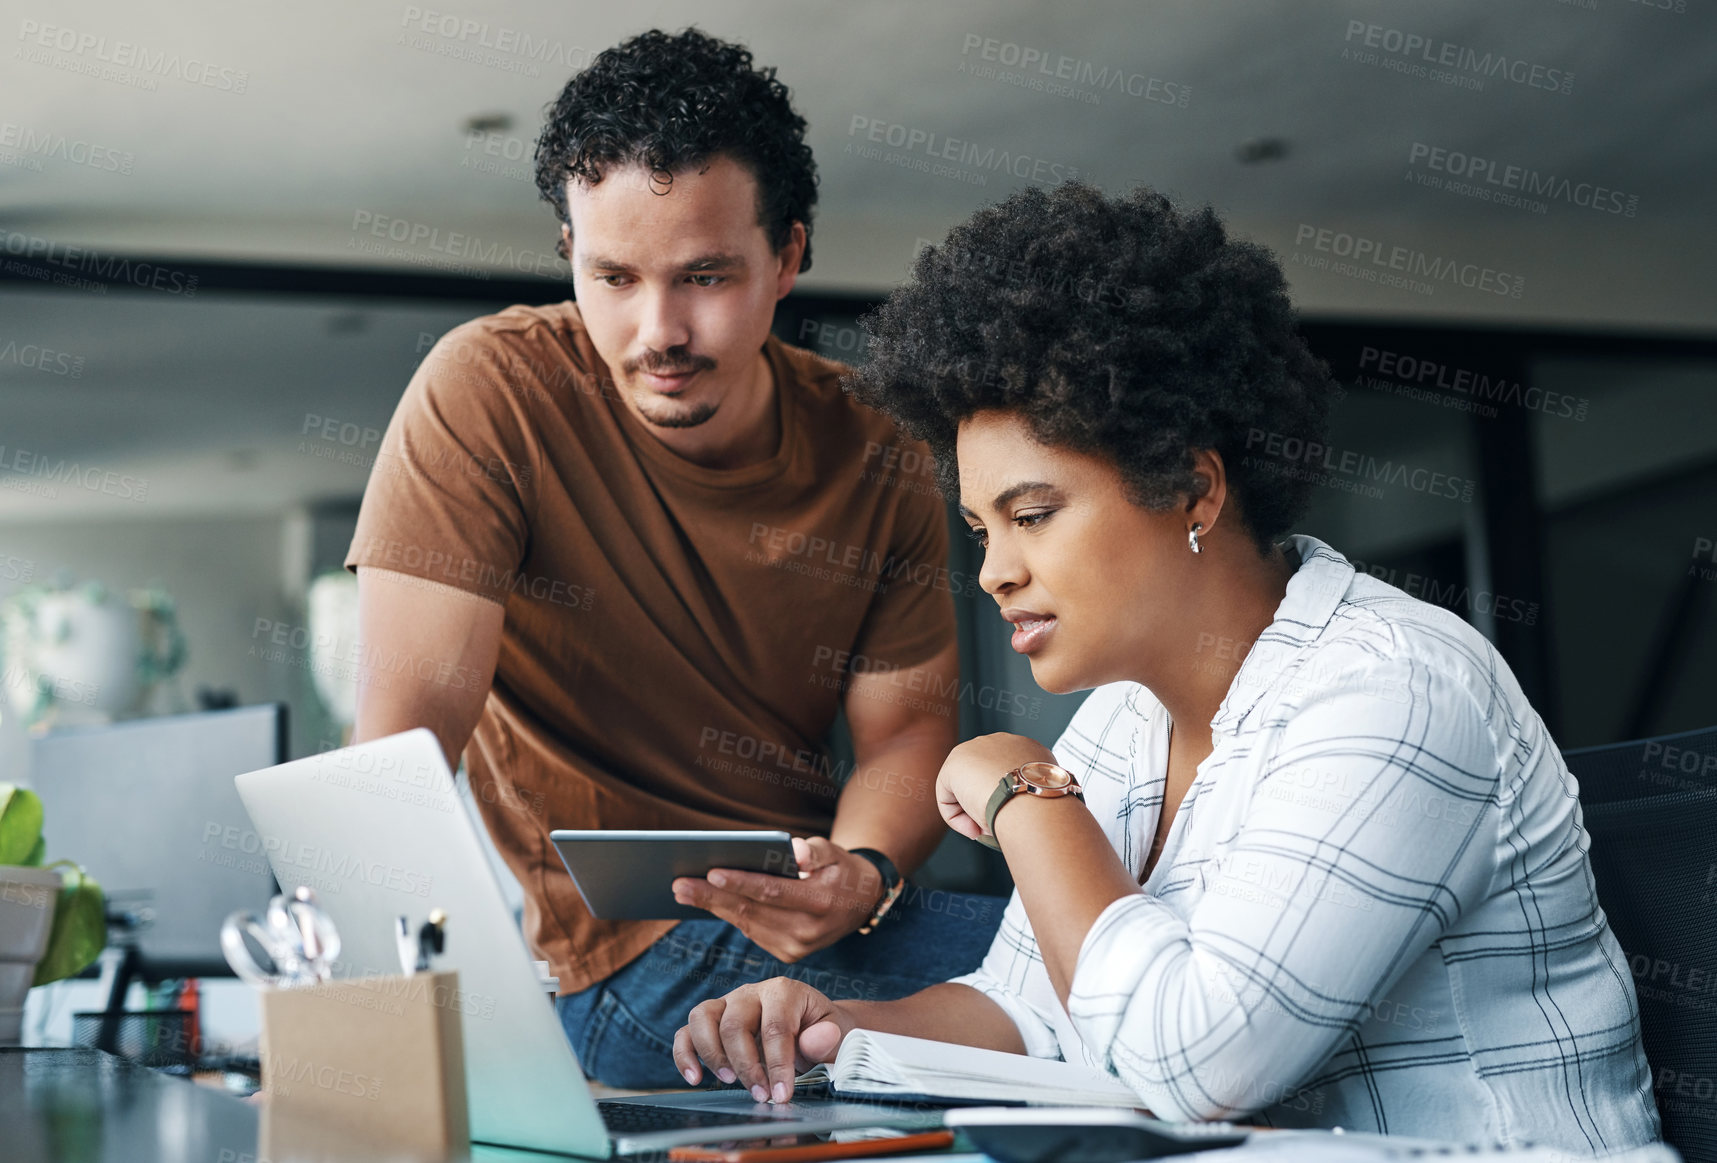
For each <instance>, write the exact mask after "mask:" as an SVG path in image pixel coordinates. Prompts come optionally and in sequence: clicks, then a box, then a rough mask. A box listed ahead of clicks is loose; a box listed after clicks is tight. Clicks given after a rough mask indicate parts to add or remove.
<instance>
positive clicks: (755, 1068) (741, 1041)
mask: <svg viewBox="0 0 1717 1163" xmlns="http://www.w3.org/2000/svg"><path fill="white" fill-rule="evenodd" d="M854 1025H855V1022H854V1021H853V1018H852V1015H851V1014H850V1013H848V1012H847V1011H846V1010H845V1009H843V1008H842V1007H841V1006H840V1005H838V1004H836V1003H835V1002H832V1001H830V1000H829V999H828V998H827V997H824V996H823V995H822V994H821V993H819V992H818V991H816V990H814V989H812V988H811V987H810V986H808V985H806V984H805V983H804V982H802V981H797V980H795V979H793V978H791V977H775V978H771V979H770V980H768V981H764V982H760V983H758V984H756V985H742V986H740V987H739V988H738V989H736V990H734V991H733V992H732V993H729V994H727V995H725V996H723V997H718V998H713V999H711V1000H710V1001H706V1002H703V1003H702V1004H701V1005H699V1006H698V1007H697V1008H695V1009H693V1010H692V1012H691V1014H690V1015H689V1016H688V1017H687V1018H686V1024H685V1025H683V1026H681V1027H680V1029H679V1031H678V1032H677V1033H676V1034H675V1035H674V1064H675V1065H676V1066H678V1067H679V1068H680V1073H681V1074H683V1075H685V1077H686V1081H687V1082H689V1083H690V1084H691V1085H693V1086H696V1085H698V1083H699V1082H700V1081H701V1080H702V1079H703V1068H704V1066H708V1068H709V1069H711V1070H713V1071H714V1072H715V1076H716V1077H717V1078H719V1079H720V1080H721V1081H723V1082H730V1083H731V1082H738V1083H739V1084H740V1085H742V1086H744V1087H746V1088H747V1089H749V1090H750V1091H751V1097H753V1098H755V1099H756V1100H757V1101H758V1102H768V1101H774V1102H786V1101H787V1100H788V1099H790V1098H791V1097H792V1096H793V1079H794V1078H795V1077H796V1076H797V1075H799V1074H800V1073H802V1072H803V1071H806V1070H809V1069H810V1068H811V1067H812V1066H814V1065H816V1064H817V1063H819V1062H832V1061H834V1058H835V1052H836V1051H837V1050H839V1049H840V1048H841V1039H842V1038H844V1037H846V1035H847V1031H848V1030H850V1029H852V1028H853V1026H854Z"/></svg>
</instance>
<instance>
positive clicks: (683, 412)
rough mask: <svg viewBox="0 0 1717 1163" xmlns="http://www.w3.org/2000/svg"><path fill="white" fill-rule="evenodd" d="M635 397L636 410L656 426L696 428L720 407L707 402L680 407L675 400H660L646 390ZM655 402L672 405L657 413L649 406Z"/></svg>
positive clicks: (645, 419) (647, 421) (646, 420)
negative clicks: (666, 410) (669, 409)
mask: <svg viewBox="0 0 1717 1163" xmlns="http://www.w3.org/2000/svg"><path fill="white" fill-rule="evenodd" d="M637 399H638V412H639V414H640V415H641V416H643V418H644V421H645V423H647V424H652V425H654V426H655V427H657V428H696V427H697V426H698V425H699V424H703V423H705V422H706V421H708V420H709V418H710V417H712V416H714V415H715V414H716V412H717V410H718V409H719V408H720V407H721V405H719V404H711V403H708V402H705V403H702V404H692V405H690V406H689V407H682V406H679V401H677V400H660V399H659V398H657V397H655V396H652V395H651V394H650V393H649V392H648V391H647V390H646V391H644V392H640V393H639V394H638V397H637ZM656 403H666V404H669V405H672V406H673V407H672V410H671V411H669V412H667V413H658V412H656V411H655V410H654V409H653V408H652V407H651V406H650V405H652V404H656Z"/></svg>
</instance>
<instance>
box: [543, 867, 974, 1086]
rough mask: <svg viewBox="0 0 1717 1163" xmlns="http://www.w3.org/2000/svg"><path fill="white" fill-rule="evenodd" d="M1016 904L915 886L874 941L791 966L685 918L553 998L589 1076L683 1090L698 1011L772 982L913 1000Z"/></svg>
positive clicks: (837, 994) (968, 956)
mask: <svg viewBox="0 0 1717 1163" xmlns="http://www.w3.org/2000/svg"><path fill="white" fill-rule="evenodd" d="M1006 905H1007V898H1006V897H996V896H981V895H978V894H974V893H958V892H948V891H946V890H943V889H934V890H931V889H924V888H922V887H920V886H918V885H916V884H912V883H910V882H909V883H908V884H907V886H906V891H905V892H903V893H901V895H900V899H899V900H898V901H896V902H895V905H894V908H893V909H891V910H890V911H889V914H888V916H887V917H885V918H883V921H882V924H880V925H878V926H877V928H876V931H875V932H872V933H869V934H867V935H860V934H858V933H849V934H848V935H847V936H845V937H843V938H841V939H840V940H839V941H836V942H835V943H834V944H833V945H830V946H829V947H827V948H826V949H820V950H818V951H817V952H815V953H813V954H811V955H810V956H809V957H806V958H804V959H803V960H801V961H796V962H794V963H793V964H791V965H789V964H786V963H784V962H782V961H780V960H778V959H777V958H776V957H775V956H774V955H773V954H771V953H769V952H768V951H767V950H765V949H763V948H762V947H761V946H759V945H756V944H754V943H753V942H752V941H751V940H750V939H749V938H747V937H746V936H745V934H743V933H741V932H740V931H739V930H738V929H736V928H734V927H733V926H732V925H730V924H728V923H727V922H726V921H722V920H718V919H716V918H715V917H711V918H709V919H708V920H703V919H699V920H693V921H681V922H680V923H679V924H678V925H676V926H675V927H674V928H673V930H672V931H670V932H669V933H668V934H667V935H666V936H664V937H663V938H662V939H661V940H659V941H657V942H656V943H655V944H654V945H652V946H650V947H649V948H648V949H647V950H645V951H644V953H643V954H642V955H641V956H639V957H638V958H637V959H635V960H633V961H631V962H630V963H628V964H627V965H625V966H622V967H621V968H620V969H619V970H618V971H617V972H615V973H614V974H613V975H612V976H611V977H609V978H607V979H606V980H604V981H599V982H597V983H596V984H595V985H593V986H591V987H590V988H589V989H586V990H583V991H581V992H579V993H572V994H566V995H564V996H562V997H559V998H556V999H555V1009H556V1010H557V1011H558V1013H559V1015H560V1022H561V1027H562V1028H563V1029H564V1030H565V1031H566V1036H567V1040H568V1041H570V1042H571V1043H572V1049H573V1052H574V1053H575V1054H577V1055H578V1062H579V1065H580V1066H582V1067H583V1068H584V1073H585V1074H586V1075H588V1076H589V1077H591V1078H594V1079H596V1080H597V1081H599V1082H603V1083H606V1084H608V1085H609V1086H622V1087H640V1088H642V1087H671V1086H684V1085H685V1084H686V1080H685V1079H684V1078H682V1077H681V1076H680V1072H679V1070H678V1069H677V1068H676V1067H675V1066H674V1061H673V1044H674V1033H675V1031H677V1030H678V1029H679V1028H680V1027H681V1026H683V1025H685V1024H686V1015H687V1014H689V1013H690V1012H691V1011H692V1008H693V1007H695V1006H696V1005H697V1004H698V1003H699V1002H703V1001H708V1000H709V999H710V998H716V997H721V996H722V995H723V994H726V993H728V992H729V991H731V990H734V989H737V988H738V987H739V986H742V985H747V984H749V983H752V982H758V981H766V980H768V979H769V978H771V977H795V978H798V979H799V980H800V981H803V982H806V983H807V984H809V985H810V986H812V987H813V988H815V989H817V990H819V991H821V992H822V993H823V994H825V995H827V996H828V997H830V998H832V999H834V1000H836V1001H852V1000H860V999H862V1000H865V1001H881V1000H886V999H889V998H897V997H905V996H906V995H907V994H909V993H916V992H917V991H919V990H921V989H923V988H924V987H925V986H928V985H935V984H936V983H937V982H940V981H947V980H948V979H949V978H951V977H958V976H960V975H961V974H963V973H970V972H971V971H972V970H974V969H976V968H977V967H978V963H979V962H980V961H982V960H983V959H984V954H985V953H986V952H988V951H989V947H990V942H991V940H993V939H994V937H995V935H996V927H997V926H998V925H1000V924H1001V920H1002V909H1003V908H1004V907H1006Z"/></svg>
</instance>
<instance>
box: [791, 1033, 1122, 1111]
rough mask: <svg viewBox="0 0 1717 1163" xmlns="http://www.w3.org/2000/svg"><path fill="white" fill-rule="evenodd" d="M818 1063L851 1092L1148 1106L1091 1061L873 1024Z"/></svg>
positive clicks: (838, 1086)
mask: <svg viewBox="0 0 1717 1163" xmlns="http://www.w3.org/2000/svg"><path fill="white" fill-rule="evenodd" d="M819 1070H824V1071H826V1072H827V1075H828V1079H829V1082H830V1084H831V1085H832V1086H833V1087H834V1088H835V1090H836V1091H837V1092H841V1093H846V1094H864V1095H876V1096H891V1097H897V1098H904V1097H908V1096H910V1097H913V1098H919V1097H922V1098H936V1099H949V1100H955V1101H961V1102H987V1103H1008V1102H1024V1103H1031V1104H1032V1105H1034V1106H1108V1107H1126V1108H1129V1109H1131V1108H1135V1107H1142V1106H1143V1103H1141V1102H1140V1100H1139V1096H1138V1095H1136V1094H1134V1093H1133V1092H1132V1090H1131V1089H1129V1088H1128V1087H1127V1085H1126V1084H1125V1083H1124V1082H1122V1081H1121V1080H1120V1079H1118V1078H1116V1077H1114V1076H1113V1075H1110V1074H1104V1073H1102V1072H1100V1071H1097V1070H1092V1069H1090V1068H1089V1067H1085V1066H1077V1065H1074V1064H1073V1063H1071V1062H1057V1061H1055V1060H1054V1059H1050V1058H1027V1057H1025V1056H1024V1055H1021V1054H1004V1053H1002V1052H1001V1051H999V1050H979V1049H977V1048H976V1047H973V1046H955V1045H952V1044H951V1043H948V1042H932V1041H930V1040H928V1039H926V1038H910V1037H907V1036H906V1035H905V1034H883V1033H879V1032H877V1031H875V1030H853V1031H852V1032H850V1033H849V1034H847V1036H846V1037H845V1038H844V1039H843V1040H842V1041H841V1049H840V1053H838V1054H836V1055H835V1060H834V1062H833V1063H831V1064H829V1065H828V1066H826V1067H819ZM814 1074H815V1072H813V1075H814ZM805 1080H806V1081H812V1080H813V1076H811V1075H808V1076H806V1078H805Z"/></svg>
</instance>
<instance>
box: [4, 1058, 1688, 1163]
mask: <svg viewBox="0 0 1717 1163" xmlns="http://www.w3.org/2000/svg"><path fill="white" fill-rule="evenodd" d="M1474 1151H1475V1149H1473V1148H1463V1147H1458V1146H1455V1145H1453V1144H1446V1143H1416V1142H1414V1141H1411V1140H1389V1139H1385V1138H1383V1137H1381V1136H1375V1135H1348V1136H1345V1137H1339V1136H1332V1135H1328V1134H1325V1133H1321V1132H1308V1133H1304V1134H1300V1133H1295V1132H1284V1131H1278V1132H1274V1133H1272V1134H1269V1135H1257V1136H1254V1137H1253V1139H1252V1142H1250V1143H1248V1144H1247V1145H1246V1146H1244V1147H1240V1148H1236V1149H1234V1150H1233V1151H1230V1152H1211V1153H1209V1154H1199V1155H1198V1156H1196V1158H1197V1159H1199V1160H1204V1159H1212V1160H1220V1161H1222V1163H1226V1161H1227V1160H1239V1159H1240V1158H1242V1157H1244V1158H1246V1159H1248V1160H1256V1161H1257V1163H1376V1161H1378V1160H1402V1159H1421V1158H1428V1159H1436V1158H1440V1157H1444V1156H1447V1155H1450V1154H1455V1155H1459V1156H1460V1157H1461V1158H1462V1159H1464V1160H1466V1161H1468V1163H1475V1161H1478V1160H1499V1161H1501V1160H1506V1161H1507V1163H1561V1161H1562V1160H1565V1159H1566V1158H1567V1156H1564V1155H1559V1154H1557V1153H1555V1152H1552V1151H1548V1150H1527V1151H1522V1152H1518V1153H1508V1154H1504V1153H1492V1152H1489V1151H1477V1152H1476V1153H1474ZM0 1158H3V1159H5V1160H6V1163H525V1161H530V1163H549V1161H552V1160H554V1159H557V1158H568V1156H556V1155H545V1154H541V1153H538V1152H535V1151H513V1150H509V1149H507V1148H505V1147H483V1146H478V1147H473V1148H472V1152H471V1154H469V1155H463V1154H462V1155H458V1156H455V1157H453V1158H451V1159H445V1160H443V1159H439V1158H437V1159H436V1160H433V1161H432V1160H429V1159H425V1158H424V1157H423V1156H421V1155H413V1154H410V1153H402V1152H400V1151H398V1150H390V1149H388V1148H383V1147H378V1146H377V1145H375V1144H368V1143H363V1142H355V1141H353V1140H352V1139H351V1138H350V1137H349V1136H348V1135H344V1134H340V1133H338V1132H335V1131H330V1129H329V1128H327V1127H325V1126H317V1125H306V1124H303V1123H293V1122H292V1121H290V1120H288V1119H287V1118H285V1117H284V1116H283V1113H282V1112H281V1111H280V1110H279V1109H275V1110H269V1111H266V1112H265V1111H264V1110H263V1108H261V1107H258V1106H256V1105H253V1104H251V1103H248V1102H244V1101H242V1100H240V1099H236V1098H233V1097H232V1096H231V1095H227V1094H222V1093H221V1092H219V1091H217V1090H213V1089H210V1088H208V1087H204V1086H197V1085H195V1084H193V1083H190V1082H187V1081H184V1080H183V1079H178V1078H170V1077H167V1076H165V1075H161V1074H156V1073H155V1072H153V1071H150V1070H146V1069H144V1068H143V1067H140V1066H134V1065H132V1064H131V1063H129V1062H127V1061H125V1060H124V1059H121V1058H115V1057H113V1056H112V1055H109V1054H103V1053H102V1052H101V1051H99V1050H61V1049H22V1050H19V1049H0ZM1182 1158H1187V1159H1192V1158H1194V1157H1193V1156H1182ZM1678 1159H1679V1157H1678V1156H1677V1155H1676V1154H1675V1152H1673V1151H1671V1150H1670V1149H1669V1148H1668V1147H1665V1146H1663V1145H1662V1144H1657V1145H1654V1146H1651V1147H1642V1148H1639V1149H1638V1150H1636V1151H1628V1152H1624V1153H1623V1154H1622V1155H1618V1156H1612V1157H1611V1160H1612V1161H1613V1163H1623V1160H1626V1163H1678ZM888 1163H985V1160H984V1157H983V1156H981V1155H961V1154H941V1155H937V1156H900V1157H897V1158H896V1159H894V1160H890V1161H888Z"/></svg>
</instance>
